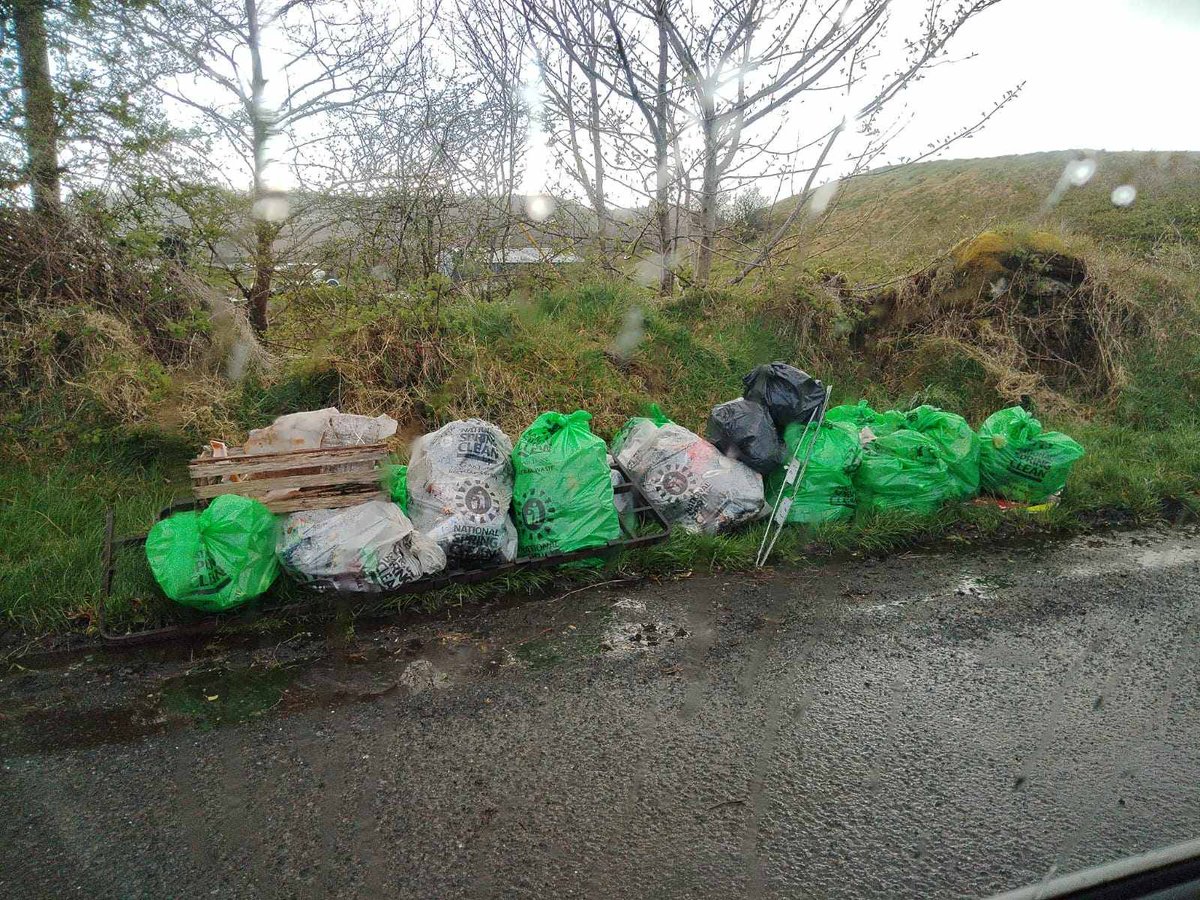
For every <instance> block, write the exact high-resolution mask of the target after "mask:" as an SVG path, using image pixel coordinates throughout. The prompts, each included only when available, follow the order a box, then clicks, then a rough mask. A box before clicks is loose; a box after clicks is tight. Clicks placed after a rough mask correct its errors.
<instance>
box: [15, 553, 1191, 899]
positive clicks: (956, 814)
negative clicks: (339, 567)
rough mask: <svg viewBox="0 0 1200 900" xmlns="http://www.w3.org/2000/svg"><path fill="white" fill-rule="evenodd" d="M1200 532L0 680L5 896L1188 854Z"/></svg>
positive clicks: (979, 878)
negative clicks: (1184, 848)
mask: <svg viewBox="0 0 1200 900" xmlns="http://www.w3.org/2000/svg"><path fill="white" fill-rule="evenodd" d="M1198 576H1200V537H1198V536H1197V535H1196V533H1194V532H1192V533H1188V532H1170V533H1168V532H1161V533H1159V532H1141V533H1120V534H1112V535H1106V536H1102V537H1089V538H1080V539H1078V540H1076V541H1073V542H1070V543H1065V544H1064V543H1060V544H1052V545H1047V546H1045V547H1023V548H1017V549H1012V548H1008V549H1006V548H999V549H996V550H992V551H986V552H972V553H970V554H959V555H908V556H902V557H894V558H891V559H888V560H884V561H849V562H841V563H835V564H829V565H826V566H823V567H821V568H814V569H806V570H802V571H789V570H777V571H773V572H769V573H768V574H766V575H764V576H762V577H760V578H754V577H749V576H744V575H737V576H733V575H730V576H721V575H709V576H698V577H694V578H691V579H687V580H682V581H675V582H668V583H663V584H657V585H646V586H631V585H627V584H617V585H610V586H602V587H598V588H594V589H590V590H587V591H581V592H578V593H574V594H571V595H568V596H565V597H562V598H559V599H556V600H542V601H534V602H527V603H523V604H519V605H502V604H501V605H497V606H495V607H492V608H484V609H470V610H459V611H455V612H453V613H450V614H443V615H441V616H439V617H437V618H433V619H426V620H423V621H419V622H416V623H413V624H408V625H403V626H395V627H385V628H379V629H375V630H373V631H369V632H363V633H360V634H359V635H357V636H355V637H344V636H343V637H342V638H341V639H339V640H338V641H334V642H332V643H331V642H330V640H329V639H328V638H326V637H325V636H323V635H317V636H314V635H308V634H298V635H295V636H292V637H290V638H289V637H287V636H286V635H285V636H283V637H282V638H273V639H272V640H270V641H268V642H265V643H264V642H259V643H258V644H256V645H249V646H248V645H245V644H244V643H242V644H234V643H223V642H222V640H221V639H218V640H213V641H210V642H209V643H208V644H206V645H204V646H201V647H198V648H196V647H191V648H173V649H167V650H163V651H158V652H155V653H147V652H145V651H143V652H142V653H140V654H132V653H128V652H126V653H121V654H111V655H106V654H102V653H93V654H90V655H88V656H76V657H68V658H66V659H64V660H60V661H57V662H56V663H55V664H53V665H49V664H45V665H42V666H41V667H31V668H28V669H27V670H26V671H21V670H14V671H12V672H10V673H8V674H7V675H5V676H3V678H2V679H0V759H2V762H0V895H3V896H23V897H38V896H45V897H60V896H74V895H81V896H89V897H122V898H125V897H129V898H133V897H147V898H150V897H155V898H157V897H169V896H170V897H184V896H206V897H207V896H217V897H330V896H338V897H377V896H393V897H456V896H466V897H500V896H554V897H733V896H736V897H833V896H837V897H886V898H903V897H914V898H915V897H921V898H927V897H960V896H984V895H987V894H988V893H991V892H995V891H999V890H1003V889H1008V888H1012V887H1015V886H1017V885H1020V884H1023V883H1029V882H1034V881H1037V880H1039V879H1041V878H1043V877H1046V876H1047V875H1049V874H1051V873H1055V874H1061V873H1062V872H1064V871H1069V870H1073V869H1077V868H1081V867H1085V866H1089V865H1093V864H1096V863H1100V862H1105V861H1109V860H1111V859H1114V858H1117V857H1119V856H1124V855H1130V854H1134V853H1138V852H1142V851H1144V850H1147V849H1150V848H1152V847H1156V846H1162V845H1165V844H1170V843H1175V842H1178V841H1181V840H1184V839H1187V838H1192V837H1196V836H1197V835H1200V693H1198V687H1200V652H1198V650H1200V648H1198V646H1197V637H1198V634H1200V619H1198V617H1197V615H1196V610H1197V604H1198V601H1200V577H1198Z"/></svg>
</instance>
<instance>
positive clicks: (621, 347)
mask: <svg viewBox="0 0 1200 900" xmlns="http://www.w3.org/2000/svg"><path fill="white" fill-rule="evenodd" d="M645 333H646V328H645V317H644V316H643V315H642V309H641V307H639V306H634V307H631V308H630V309H629V311H628V312H626V313H625V321H624V322H622V323H621V330H620V331H619V332H618V333H617V336H616V337H615V338H613V345H612V351H613V353H614V354H615V355H616V356H618V357H620V358H621V359H626V358H628V357H629V355H630V354H631V353H633V351H634V350H636V349H637V347H638V344H640V343H641V342H642V337H643V336H644V335H645Z"/></svg>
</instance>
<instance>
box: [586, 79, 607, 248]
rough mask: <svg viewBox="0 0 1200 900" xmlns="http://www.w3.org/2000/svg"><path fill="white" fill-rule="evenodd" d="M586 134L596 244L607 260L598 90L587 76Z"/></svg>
mask: <svg viewBox="0 0 1200 900" xmlns="http://www.w3.org/2000/svg"><path fill="white" fill-rule="evenodd" d="M588 132H589V134H590V136H591V139H592V170H593V171H594V172H595V173H596V177H595V185H596V187H595V194H596V197H595V200H594V205H595V207H596V242H597V245H598V247H599V250H600V255H601V257H604V258H606V259H607V246H608V200H607V198H606V196H605V190H606V188H605V186H604V152H603V149H604V148H603V146H602V144H601V135H600V90H599V88H598V87H597V84H596V79H595V78H592V77H591V76H590V75H589V76H588Z"/></svg>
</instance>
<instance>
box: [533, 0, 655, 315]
mask: <svg viewBox="0 0 1200 900" xmlns="http://www.w3.org/2000/svg"><path fill="white" fill-rule="evenodd" d="M519 2H520V8H521V10H522V13H523V15H524V17H525V20H526V22H527V23H528V27H529V28H530V30H531V32H532V33H534V34H536V35H537V36H538V37H540V38H542V39H543V40H544V41H545V42H546V45H547V46H553V47H554V48H555V50H556V52H557V53H560V54H562V56H563V57H565V58H566V59H567V60H568V61H569V63H570V64H571V65H574V66H576V67H578V68H579V69H580V70H581V71H582V72H583V73H584V74H585V75H586V77H587V78H588V79H589V80H594V81H595V82H596V83H597V84H598V85H601V86H603V87H604V88H605V89H606V90H607V91H608V92H610V96H613V97H616V98H620V100H621V101H623V102H624V103H627V104H628V105H629V107H630V109H631V111H632V116H631V117H630V118H631V120H636V121H638V122H639V123H640V125H641V129H639V131H640V133H637V132H633V133H631V132H632V129H630V130H626V131H623V132H617V133H616V134H615V135H614V138H615V140H616V142H617V143H627V144H628V143H632V142H633V141H635V140H637V139H639V138H640V137H641V136H642V135H647V136H648V138H649V142H650V143H651V145H652V147H653V150H652V153H651V154H649V160H650V166H652V168H651V170H650V175H649V180H650V181H651V182H652V184H653V193H652V197H653V201H652V215H653V221H654V224H655V230H656V232H657V236H658V251H659V256H660V260H661V266H662V270H661V277H660V281H659V291H660V293H662V294H664V295H667V294H670V293H671V292H672V290H673V288H674V277H675V276H674V272H673V270H672V266H671V256H672V249H673V238H674V234H673V228H672V216H671V213H672V210H671V189H672V174H671V167H672V160H671V146H672V143H673V140H674V138H675V129H674V118H673V112H674V109H675V107H676V104H675V103H674V102H672V100H671V99H670V98H669V94H670V92H671V91H672V89H673V82H672V77H673V61H672V56H671V48H670V44H669V33H670V26H669V21H668V19H669V17H670V15H671V9H670V7H669V2H668V0H649V2H641V0H638V2H632V3H626V2H623V0H599V2H591V0H519ZM597 19H599V22H600V27H597ZM576 124H578V123H576ZM584 127H588V128H591V127H592V123H591V122H588V123H586V124H585V126H584ZM592 139H593V140H595V135H594V133H593V135H592ZM623 149H624V150H625V152H626V153H629V152H630V148H628V147H626V148H623ZM631 155H635V156H636V154H631ZM642 174H643V175H644V174H645V171H644V170H643V172H642Z"/></svg>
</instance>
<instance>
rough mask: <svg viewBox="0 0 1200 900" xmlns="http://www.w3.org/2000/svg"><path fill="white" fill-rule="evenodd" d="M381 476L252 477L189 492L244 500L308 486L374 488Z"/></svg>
mask: <svg viewBox="0 0 1200 900" xmlns="http://www.w3.org/2000/svg"><path fill="white" fill-rule="evenodd" d="M380 475H381V473H380V472H379V471H378V470H374V471H370V472H321V473H318V474H315V475H282V476H280V477H278V478H255V479H252V480H250V481H222V482H218V483H217V484H196V485H193V486H192V493H193V494H195V496H196V499H198V500H207V499H209V498H210V497H219V496H221V495H222V494H241V495H243V496H245V497H261V496H263V495H264V494H268V493H270V492H271V491H287V490H295V489H298V488H308V487H339V486H347V487H349V486H351V485H362V484H372V485H378V484H379V479H380Z"/></svg>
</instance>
